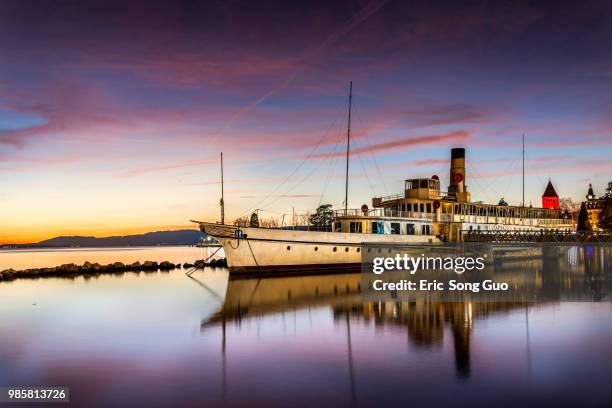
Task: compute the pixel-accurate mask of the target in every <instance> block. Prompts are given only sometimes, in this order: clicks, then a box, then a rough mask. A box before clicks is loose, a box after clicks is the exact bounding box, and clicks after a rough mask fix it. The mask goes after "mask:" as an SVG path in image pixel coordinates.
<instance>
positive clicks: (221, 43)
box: [0, 0, 612, 243]
mask: <svg viewBox="0 0 612 408" xmlns="http://www.w3.org/2000/svg"><path fill="white" fill-rule="evenodd" d="M611 44H612V4H611V3H609V2H606V1H599V2H598V1H592V2H577V1H568V2H564V1H555V2H549V3H547V2H517V1H508V2H502V1H499V2H482V3H481V2H475V1H471V2H465V3H462V2H458V1H457V2H435V1H423V2H411V1H410V2H409V1H398V0H391V1H386V2H385V1H376V0H374V1H370V2H368V1H346V2H330V1H322V2H314V1H308V2H295V1H278V2H263V1H243V2H236V1H217V2H205V1H201V2H193V3H191V2H179V1H169V2H166V3H164V2H155V1H146V2H136V1H129V2H126V1H122V2H110V1H100V2H92V1H83V2H75V1H33V0H32V1H8V0H6V1H5V0H0V243H8V242H32V241H39V240H41V239H45V238H50V237H53V236H57V235H96V236H108V235H114V234H125V233H137V232H144V231H153V230H161V229H175V228H181V227H191V224H190V223H189V220H190V219H201V220H217V219H218V218H219V209H218V202H219V195H220V186H219V183H218V180H219V168H218V167H219V158H218V156H219V152H220V151H223V153H224V159H225V180H226V184H225V192H226V197H225V201H226V213H227V217H226V218H227V219H228V220H229V221H231V220H233V219H234V218H236V217H238V216H241V215H244V214H248V212H249V210H252V209H254V208H261V209H263V210H264V211H263V212H262V213H261V216H262V217H280V216H282V214H283V213H288V214H289V213H291V211H292V208H295V210H296V212H303V211H306V210H309V209H313V208H316V207H317V205H319V204H320V203H332V204H334V205H335V206H338V207H341V206H342V201H343V198H344V161H343V160H344V156H343V155H344V149H346V146H345V145H344V143H345V138H346V105H347V94H348V83H349V81H351V80H352V81H353V92H354V108H355V110H354V111H353V122H352V126H353V141H354V144H353V146H352V148H353V153H354V154H353V156H352V160H351V181H350V187H349V190H350V191H349V206H350V207H359V206H361V204H363V203H368V204H370V203H371V197H372V196H374V195H388V194H397V193H400V192H401V190H402V186H403V184H402V180H404V179H406V178H411V177H428V176H431V175H433V174H438V175H439V176H440V178H441V180H442V186H444V187H443V189H444V190H446V186H447V185H448V172H449V171H448V165H449V157H450V151H449V150H450V148H451V147H457V146H463V147H466V148H467V166H468V170H467V171H468V174H467V184H468V187H469V189H470V190H471V192H472V198H473V199H474V200H482V201H485V202H497V201H499V199H500V198H501V197H505V199H506V200H507V201H508V202H509V203H510V204H514V205H519V204H520V202H521V134H522V133H523V132H524V133H525V137H526V161H527V163H526V201H527V203H529V202H530V201H531V202H533V204H534V205H538V206H539V205H540V203H541V201H540V196H541V194H542V192H543V191H544V188H545V186H546V183H547V181H548V178H549V177H550V178H551V179H552V182H553V184H554V186H555V188H556V190H557V192H558V193H559V195H560V196H561V197H572V198H573V199H575V200H581V199H583V198H584V195H585V194H586V190H587V187H588V182H589V181H592V183H593V186H594V188H595V191H596V193H597V194H602V193H603V189H604V187H605V185H606V184H607V182H608V181H610V180H612V160H611V159H610V158H611V157H612V46H611Z"/></svg>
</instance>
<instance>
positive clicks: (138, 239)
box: [31, 229, 204, 247]
mask: <svg viewBox="0 0 612 408" xmlns="http://www.w3.org/2000/svg"><path fill="white" fill-rule="evenodd" d="M203 236H204V234H203V233H202V232H200V231H198V230H189V229H186V230H178V231H157V232H149V233H146V234H139V235H125V236H116V237H106V238H96V237H83V236H61V237H55V238H51V239H47V240H44V241H40V242H38V243H36V244H32V245H31V246H37V247H38V246H43V247H123V246H157V245H195V244H197V243H198V241H199V240H200V238H201V237H203Z"/></svg>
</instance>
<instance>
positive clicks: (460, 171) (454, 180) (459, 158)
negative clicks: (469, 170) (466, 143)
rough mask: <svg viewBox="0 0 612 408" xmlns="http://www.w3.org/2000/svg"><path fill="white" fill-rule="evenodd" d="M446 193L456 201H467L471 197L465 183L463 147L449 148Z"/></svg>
mask: <svg viewBox="0 0 612 408" xmlns="http://www.w3.org/2000/svg"><path fill="white" fill-rule="evenodd" d="M448 195H449V197H454V198H455V200H457V202H463V203H466V202H467V203H469V202H470V199H471V197H470V193H468V191H467V186H466V185H465V149H464V148H463V147H457V148H454V149H451V166H450V185H449V186H448Z"/></svg>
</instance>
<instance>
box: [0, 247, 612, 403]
mask: <svg viewBox="0 0 612 408" xmlns="http://www.w3.org/2000/svg"><path fill="white" fill-rule="evenodd" d="M610 250H611V249H610V248H609V247H608V248H603V247H576V248H575V249H570V250H568V251H567V252H566V253H565V254H564V256H563V257H562V258H555V257H541V258H540V259H534V258H530V259H522V260H518V261H517V260H512V259H507V260H505V261H504V262H502V263H501V264H499V265H496V269H495V274H496V275H499V276H503V277H504V279H507V280H510V281H512V282H513V283H514V284H517V285H521V286H522V287H525V288H530V290H531V291H532V292H533V294H534V297H533V299H534V301H530V302H525V301H524V300H520V299H519V300H515V301H509V302H476V301H472V302H455V303H444V302H437V301H428V300H427V299H420V298H416V299H412V300H402V299H397V300H395V301H393V300H386V301H376V300H372V299H371V298H369V297H364V296H363V293H364V284H363V282H362V276H361V274H359V273H356V274H339V275H318V276H317V275H311V276H294V277H276V278H262V279H230V278H228V273H227V270H225V269H219V268H217V269H206V270H203V271H197V272H195V273H194V274H193V275H191V278H189V277H187V276H186V275H185V274H184V273H183V271H181V270H175V271H172V272H157V273H140V274H138V273H126V274H123V275H117V276H115V275H112V276H109V275H102V276H99V277H95V278H87V279H86V278H75V279H74V280H69V279H57V278H49V279H40V280H15V281H11V282H1V283H0V386H5V385H21V386H34V385H67V386H70V396H71V402H72V404H73V405H74V406H87V407H97V406H100V407H103V406H114V405H119V406H147V407H157V406H159V407H161V406H179V407H180V406H232V407H233V406H338V407H342V406H362V407H363V406H383V405H401V406H407V405H411V406H431V407H433V406H448V405H462V406H472V407H479V406H482V407H490V406H496V407H497V406H523V405H527V406H550V405H555V406H609V405H610V404H611V403H612V390H611V389H610V387H609V382H610V378H612V349H611V348H610V344H612V303H610V302H609V300H610V292H609V286H610V285H609V283H610V280H611V276H610V275H611V274H612V267H611V264H610V262H611V260H612V256H611V253H610ZM576 299H581V300H583V301H580V302H576V301H568V300H576ZM587 299H588V300H589V301H586V300H587Z"/></svg>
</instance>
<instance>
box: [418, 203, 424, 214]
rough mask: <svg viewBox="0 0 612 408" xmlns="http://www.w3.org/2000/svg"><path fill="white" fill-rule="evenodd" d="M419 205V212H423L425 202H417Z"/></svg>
mask: <svg viewBox="0 0 612 408" xmlns="http://www.w3.org/2000/svg"><path fill="white" fill-rule="evenodd" d="M419 207H420V208H419V211H420V212H425V204H423V203H421V204H419Z"/></svg>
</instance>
